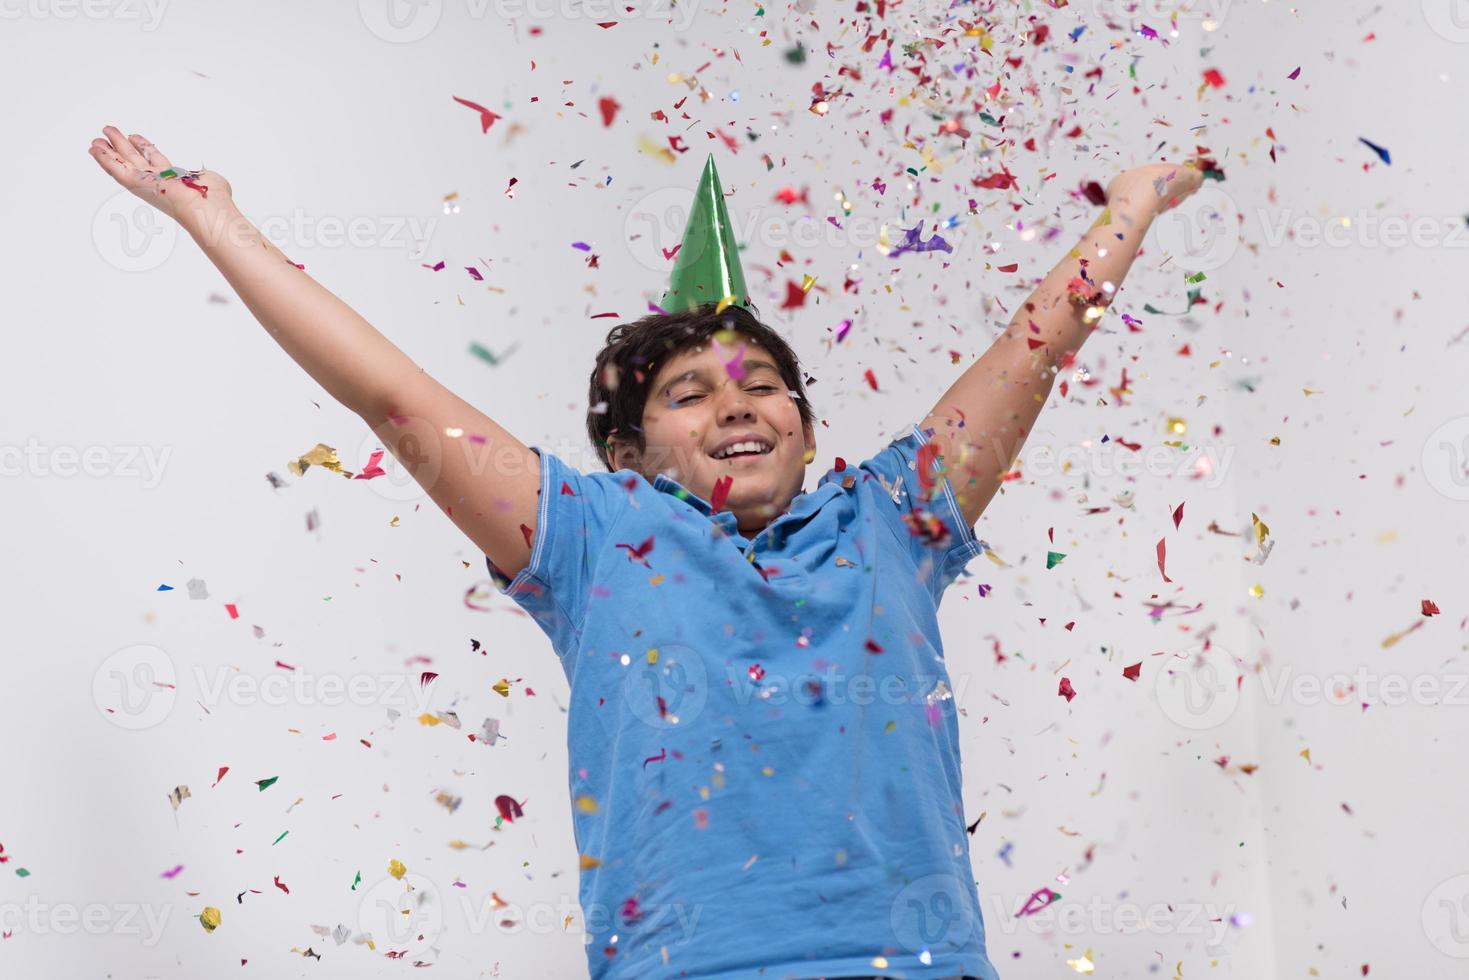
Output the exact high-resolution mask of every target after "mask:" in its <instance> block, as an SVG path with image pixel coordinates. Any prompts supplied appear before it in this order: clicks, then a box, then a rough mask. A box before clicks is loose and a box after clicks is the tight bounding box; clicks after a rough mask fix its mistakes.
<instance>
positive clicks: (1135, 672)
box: [1122, 660, 1143, 681]
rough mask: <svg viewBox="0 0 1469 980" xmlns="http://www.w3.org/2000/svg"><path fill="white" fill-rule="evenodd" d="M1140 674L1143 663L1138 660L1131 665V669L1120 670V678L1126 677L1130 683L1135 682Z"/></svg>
mask: <svg viewBox="0 0 1469 980" xmlns="http://www.w3.org/2000/svg"><path fill="white" fill-rule="evenodd" d="M1142 672H1143V662H1142V661H1141V660H1139V661H1138V662H1137V663H1135V664H1133V665H1132V666H1131V667H1123V668H1122V676H1123V677H1126V678H1127V679H1128V680H1130V681H1135V680H1137V679H1138V676H1139V675H1140V674H1142Z"/></svg>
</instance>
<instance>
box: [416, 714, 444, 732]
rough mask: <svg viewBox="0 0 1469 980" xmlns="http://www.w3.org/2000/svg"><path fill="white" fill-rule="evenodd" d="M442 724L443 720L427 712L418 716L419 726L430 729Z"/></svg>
mask: <svg viewBox="0 0 1469 980" xmlns="http://www.w3.org/2000/svg"><path fill="white" fill-rule="evenodd" d="M443 722H444V719H442V718H440V717H439V716H438V715H431V714H429V713H428V712H427V711H425V712H424V713H423V714H421V715H419V716H418V723H419V724H420V725H427V726H428V727H429V728H432V727H434V726H435V725H441V724H443Z"/></svg>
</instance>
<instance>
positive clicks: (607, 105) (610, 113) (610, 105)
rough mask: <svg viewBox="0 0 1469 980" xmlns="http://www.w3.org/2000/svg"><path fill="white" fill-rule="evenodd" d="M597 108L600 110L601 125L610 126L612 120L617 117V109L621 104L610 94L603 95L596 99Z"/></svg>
mask: <svg viewBox="0 0 1469 980" xmlns="http://www.w3.org/2000/svg"><path fill="white" fill-rule="evenodd" d="M597 108H598V109H599V110H601V112H602V125H603V126H604V127H606V126H611V125H612V120H614V119H616V118H617V110H618V109H621V108H622V104H621V103H620V102H618V101H617V100H616V99H614V98H613V97H612V96H610V95H604V96H602V98H600V99H598V100H597Z"/></svg>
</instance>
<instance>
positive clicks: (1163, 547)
mask: <svg viewBox="0 0 1469 980" xmlns="http://www.w3.org/2000/svg"><path fill="white" fill-rule="evenodd" d="M1167 560H1168V542H1167V540H1166V539H1164V538H1159V539H1158V572H1159V574H1161V575H1162V576H1163V581H1165V582H1172V581H1173V579H1171V578H1169V577H1168V569H1166V568H1165V567H1164V564H1165V563H1166V562H1167Z"/></svg>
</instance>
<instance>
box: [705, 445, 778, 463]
mask: <svg viewBox="0 0 1469 980" xmlns="http://www.w3.org/2000/svg"><path fill="white" fill-rule="evenodd" d="M774 449H775V447H774V446H772V445H770V444H769V443H767V442H755V441H750V442H737V443H735V444H734V445H732V446H729V447H727V448H725V449H721V450H720V451H719V452H717V453H710V454H709V458H710V459H714V460H720V461H723V460H736V459H756V458H758V457H760V456H768V455H770V453H771V452H772V451H774Z"/></svg>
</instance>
